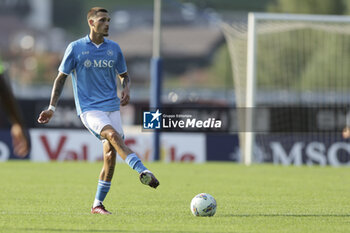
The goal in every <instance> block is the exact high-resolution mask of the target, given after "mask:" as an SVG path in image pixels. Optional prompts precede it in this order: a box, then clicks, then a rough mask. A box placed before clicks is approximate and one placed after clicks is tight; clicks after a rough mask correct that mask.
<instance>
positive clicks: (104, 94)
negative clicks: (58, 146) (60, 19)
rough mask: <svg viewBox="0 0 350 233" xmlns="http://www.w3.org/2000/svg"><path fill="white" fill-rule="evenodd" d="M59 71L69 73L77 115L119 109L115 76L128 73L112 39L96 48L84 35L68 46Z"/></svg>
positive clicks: (119, 50) (120, 52)
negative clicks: (91, 111) (92, 111)
mask: <svg viewBox="0 0 350 233" xmlns="http://www.w3.org/2000/svg"><path fill="white" fill-rule="evenodd" d="M58 70H59V71H60V72H62V73H65V74H71V76H72V83H73V91H74V99H75V105H76V108H77V113H78V115H80V114H82V113H83V112H86V111H90V110H100V111H104V112H112V111H117V110H119V106H120V100H119V98H118V96H117V79H116V76H117V74H122V73H125V72H126V71H127V68H126V63H125V59H124V56H123V53H122V51H121V49H120V47H119V45H118V44H117V43H116V42H114V41H111V40H108V39H106V38H105V39H104V42H103V43H102V44H100V45H99V46H96V45H95V44H94V43H92V41H91V40H90V38H89V36H88V35H87V36H86V37H84V38H81V39H79V40H77V41H74V42H72V43H70V44H69V45H68V47H67V49H66V51H65V54H64V57H63V60H62V62H61V65H60V66H59V68H58Z"/></svg>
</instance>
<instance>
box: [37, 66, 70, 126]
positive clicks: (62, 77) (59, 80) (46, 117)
mask: <svg viewBox="0 0 350 233" xmlns="http://www.w3.org/2000/svg"><path fill="white" fill-rule="evenodd" d="M67 76H68V75H66V74H64V73H62V72H59V73H58V75H57V77H56V79H55V82H54V84H53V88H52V92H51V100H50V107H49V108H48V109H46V110H44V111H42V112H41V113H40V115H39V118H38V122H39V123H41V124H46V123H48V122H49V121H50V120H51V118H52V117H53V114H54V108H56V106H57V103H58V100H59V98H60V96H61V93H62V90H63V87H64V83H65V82H66V79H67Z"/></svg>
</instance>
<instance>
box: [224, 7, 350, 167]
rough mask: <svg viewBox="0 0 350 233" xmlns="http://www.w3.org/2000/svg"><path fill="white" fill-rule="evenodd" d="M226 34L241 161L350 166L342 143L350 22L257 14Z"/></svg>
mask: <svg viewBox="0 0 350 233" xmlns="http://www.w3.org/2000/svg"><path fill="white" fill-rule="evenodd" d="M222 29H223V32H224V35H225V38H226V41H227V43H228V47H229V50H230V55H231V62H232V69H233V79H234V86H235V97H236V106H237V109H239V111H238V112H239V114H238V120H239V126H240V129H239V138H240V148H241V159H242V161H243V162H244V163H246V164H247V165H249V164H250V163H251V162H254V161H256V162H263V161H270V162H275V163H284V164H291V163H294V164H303V163H306V164H329V163H337V162H339V163H341V162H342V161H345V160H350V159H349V158H348V157H347V156H348V154H349V153H350V148H349V145H348V144H347V143H345V142H344V141H343V140H342V138H341V130H342V128H343V127H344V125H345V115H346V112H348V111H349V109H348V108H347V105H348V104H349V103H350V95H349V94H350V17H348V16H327V15H291V14H271V13H250V14H249V15H248V20H247V19H238V20H234V21H233V22H230V23H229V24H228V23H223V24H222ZM263 112H267V114H261V113H263ZM263 116H265V117H263ZM262 118H264V119H262ZM312 143H313V144H312ZM337 146H338V147H337ZM344 151H345V152H344ZM346 153H347V154H346ZM321 155H322V156H321Z"/></svg>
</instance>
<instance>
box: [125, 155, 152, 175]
mask: <svg viewBox="0 0 350 233" xmlns="http://www.w3.org/2000/svg"><path fill="white" fill-rule="evenodd" d="M125 162H126V163H127V164H128V165H129V166H130V167H131V168H132V169H134V170H135V171H137V172H138V173H141V172H143V171H145V170H147V168H146V167H145V166H144V165H143V163H142V162H141V160H140V159H139V157H137V155H136V154H135V153H132V154H129V155H128V156H127V157H126V159H125Z"/></svg>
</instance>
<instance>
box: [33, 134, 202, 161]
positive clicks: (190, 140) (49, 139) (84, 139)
mask: <svg viewBox="0 0 350 233" xmlns="http://www.w3.org/2000/svg"><path fill="white" fill-rule="evenodd" d="M30 135H31V138H32V151H31V160H32V161H38V162H46V161H65V160H82V161H90V162H93V161H98V160H102V143H101V142H100V141H99V140H98V139H97V138H96V137H94V136H93V135H92V134H90V133H89V132H88V131H87V130H65V129H31V130H30ZM125 144H126V145H127V146H129V147H130V148H131V149H132V150H133V151H135V152H136V154H137V155H138V156H139V157H140V158H141V159H142V160H144V161H153V158H152V157H151V156H152V134H151V133H144V132H142V133H141V132H140V133H136V132H132V133H130V134H127V135H126V138H125ZM160 157H161V159H162V160H164V161H166V162H172V161H188V162H205V161H206V148H205V135H204V134H200V133H193V134H191V133H162V135H161V156H160ZM118 160H119V161H120V160H121V159H120V158H119V159H118Z"/></svg>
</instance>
